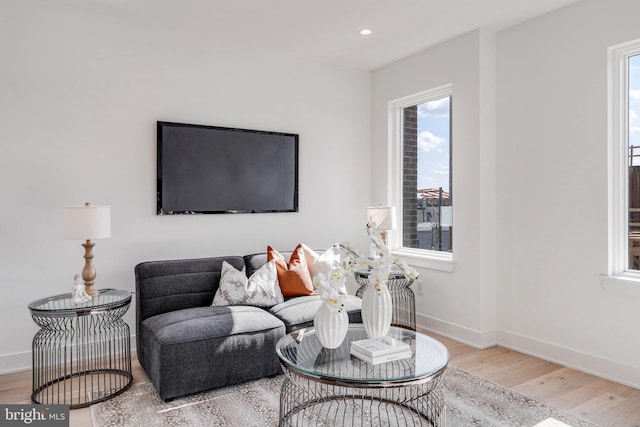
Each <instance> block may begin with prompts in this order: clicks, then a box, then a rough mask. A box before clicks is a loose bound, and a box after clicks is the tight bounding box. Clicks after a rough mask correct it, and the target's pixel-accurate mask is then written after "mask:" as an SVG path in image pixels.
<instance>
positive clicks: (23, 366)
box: [0, 335, 136, 375]
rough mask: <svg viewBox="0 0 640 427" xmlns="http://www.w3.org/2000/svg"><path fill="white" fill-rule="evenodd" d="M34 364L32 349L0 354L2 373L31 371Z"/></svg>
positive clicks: (132, 337) (133, 343)
mask: <svg viewBox="0 0 640 427" xmlns="http://www.w3.org/2000/svg"><path fill="white" fill-rule="evenodd" d="M135 351H136V337H135V335H132V336H131V353H132V354H134V353H135ZM31 366H32V357H31V351H24V352H21V353H13V354H3V355H1V356H0V375H5V374H12V373H14V372H21V371H30V370H31Z"/></svg>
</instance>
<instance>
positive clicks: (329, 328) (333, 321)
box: [313, 304, 349, 348]
mask: <svg viewBox="0 0 640 427" xmlns="http://www.w3.org/2000/svg"><path fill="white" fill-rule="evenodd" d="M313 326H314V327H315V328H316V335H317V337H318V340H319V341H320V344H322V346H323V347H324V348H338V347H340V344H342V341H344V337H346V336H347V328H348V327H349V316H348V315H347V312H346V311H345V310H341V311H338V312H334V311H331V309H330V308H329V307H327V306H326V305H325V304H322V305H321V306H320V307H319V308H318V311H316V315H315V317H314V318H313Z"/></svg>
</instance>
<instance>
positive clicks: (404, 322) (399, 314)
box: [353, 271, 416, 331]
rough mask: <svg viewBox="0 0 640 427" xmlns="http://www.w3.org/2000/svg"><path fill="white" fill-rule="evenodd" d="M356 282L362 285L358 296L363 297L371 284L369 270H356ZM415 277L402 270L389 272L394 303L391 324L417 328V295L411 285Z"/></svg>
mask: <svg viewBox="0 0 640 427" xmlns="http://www.w3.org/2000/svg"><path fill="white" fill-rule="evenodd" d="M353 274H354V276H355V278H356V282H357V283H358V284H359V285H360V287H359V288H358V290H357V291H356V296H357V297H358V298H362V294H363V293H364V291H365V289H367V286H368V285H369V271H354V272H353ZM412 283H413V279H409V278H407V277H405V275H404V274H403V273H401V272H394V271H392V272H391V273H389V278H388V280H387V287H388V289H389V293H390V294H391V301H392V303H393V314H392V315H391V326H400V327H402V328H406V329H411V330H412V331H415V330H416V297H415V295H414V293H413V291H412V290H411V288H410V287H409V286H411V284H412Z"/></svg>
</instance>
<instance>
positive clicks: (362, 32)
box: [360, 28, 373, 36]
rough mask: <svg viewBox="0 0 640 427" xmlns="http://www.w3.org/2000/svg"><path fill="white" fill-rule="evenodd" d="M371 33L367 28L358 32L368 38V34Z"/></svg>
mask: <svg viewBox="0 0 640 427" xmlns="http://www.w3.org/2000/svg"><path fill="white" fill-rule="evenodd" d="M371 33H373V31H371V30H370V29H368V28H365V29H362V30H360V34H362V35H363V36H368V35H369V34H371Z"/></svg>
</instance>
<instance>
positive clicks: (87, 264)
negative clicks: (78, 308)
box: [82, 240, 100, 297]
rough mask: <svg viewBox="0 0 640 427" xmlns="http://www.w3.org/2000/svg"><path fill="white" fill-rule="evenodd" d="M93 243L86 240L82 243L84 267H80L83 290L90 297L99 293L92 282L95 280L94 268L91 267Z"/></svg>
mask: <svg viewBox="0 0 640 427" xmlns="http://www.w3.org/2000/svg"><path fill="white" fill-rule="evenodd" d="M95 245H96V244H95V243H92V242H91V240H87V241H86V242H85V243H83V244H82V247H83V248H84V267H83V268H82V280H84V286H85V292H86V293H87V295H89V296H91V297H97V296H98V295H100V291H99V290H97V289H94V287H93V284H94V283H95V281H96V269H95V268H93V253H92V250H93V247H94V246H95Z"/></svg>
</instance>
